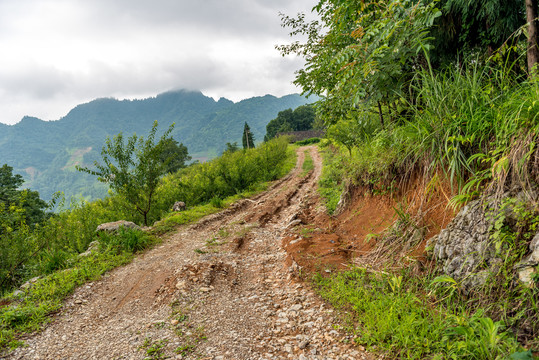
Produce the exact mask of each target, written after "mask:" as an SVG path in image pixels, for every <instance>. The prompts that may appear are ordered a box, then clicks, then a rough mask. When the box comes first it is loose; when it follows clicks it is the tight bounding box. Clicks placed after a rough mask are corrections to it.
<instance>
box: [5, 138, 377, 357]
mask: <svg viewBox="0 0 539 360" xmlns="http://www.w3.org/2000/svg"><path fill="white" fill-rule="evenodd" d="M304 151H308V152H309V153H310V155H311V156H312V158H313V160H314V170H313V171H311V172H310V173H309V174H307V175H306V176H302V164H303V161H304V157H305V155H304ZM297 153H298V161H297V164H296V167H295V169H294V170H293V171H292V172H291V173H290V174H289V175H288V176H286V177H285V178H283V179H281V180H279V181H277V182H275V183H274V184H273V186H271V188H270V189H269V190H268V191H266V192H264V193H262V194H259V195H258V196H256V197H254V198H252V199H246V200H241V201H239V202H237V203H236V204H234V205H232V206H231V207H230V208H229V209H227V210H224V211H223V212H221V213H218V214H215V215H210V216H208V217H206V218H204V219H202V220H201V221H199V222H198V223H197V224H194V225H191V226H184V227H180V228H179V229H178V231H177V232H175V233H173V234H169V235H168V236H167V237H166V238H165V239H164V241H163V243H162V244H161V245H160V246H159V247H157V248H154V249H152V250H150V251H147V252H146V253H144V254H143V255H141V256H139V257H137V258H136V259H135V260H134V261H133V262H132V263H130V264H128V265H126V266H124V267H121V268H118V269H116V270H114V271H112V272H110V273H109V274H107V275H105V276H104V277H103V278H102V279H101V280H99V281H96V282H94V283H90V284H87V285H84V286H82V287H81V288H79V289H78V290H77V291H76V292H75V293H74V295H73V296H72V297H70V298H69V299H68V300H67V301H66V303H65V306H64V308H63V310H62V311H61V312H60V313H59V314H58V315H57V316H56V317H55V318H54V319H53V322H52V323H51V324H50V325H49V326H48V327H47V328H46V329H45V330H44V331H42V332H41V333H39V334H37V335H34V336H32V337H30V338H28V339H26V342H27V345H28V346H27V347H25V348H20V349H17V350H16V351H15V352H13V353H12V354H11V355H10V356H9V357H8V358H9V359H55V360H56V359H144V358H149V359H152V358H153V359H161V358H163V359H164V358H172V359H208V360H209V359H216V360H217V359H253V360H256V359H368V358H369V356H368V355H367V354H364V353H363V352H361V351H360V350H359V349H357V348H353V347H352V345H349V344H352V343H353V341H352V339H351V338H350V337H348V336H347V335H345V334H343V333H341V332H339V331H337V330H335V328H334V326H333V325H334V322H335V319H334V316H333V310H332V309H331V308H330V307H328V306H326V305H325V304H324V303H323V302H322V301H320V300H319V299H318V298H317V296H316V295H315V294H314V292H313V291H312V290H310V288H309V287H308V285H307V284H305V283H302V282H300V281H298V280H297V279H296V277H295V275H294V272H295V271H297V268H296V266H295V264H294V263H293V264H292V266H287V265H286V264H285V260H286V258H287V254H286V252H285V251H284V250H283V248H282V246H281V239H282V238H283V237H285V236H286V235H287V234H288V233H289V231H290V229H291V228H292V226H294V224H296V223H297V222H298V221H295V222H293V220H296V217H297V216H298V214H299V213H300V212H301V211H302V209H303V208H305V207H307V206H309V207H310V208H311V211H312V209H313V206H315V205H316V204H314V202H315V201H316V199H317V196H316V183H317V180H318V177H319V176H320V172H321V160H320V156H319V154H318V152H317V149H316V148H315V147H312V146H311V147H302V148H299V149H298V150H297ZM320 211H322V210H320Z"/></svg>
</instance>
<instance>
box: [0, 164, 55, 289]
mask: <svg viewBox="0 0 539 360" xmlns="http://www.w3.org/2000/svg"><path fill="white" fill-rule="evenodd" d="M23 183H24V180H23V178H22V176H20V175H18V174H15V175H14V174H13V168H12V167H11V166H8V165H7V164H4V165H3V166H2V167H1V168H0V290H2V289H3V288H5V287H7V286H12V285H13V284H16V283H17V279H18V278H19V276H18V273H20V272H21V271H22V268H23V267H22V266H23V264H24V263H25V262H26V261H28V259H30V258H31V257H32V256H34V255H35V253H36V252H37V251H38V250H39V249H41V248H42V247H43V246H44V241H43V240H44V239H41V240H40V239H37V238H36V237H35V236H33V232H34V229H35V228H37V227H38V225H39V224H43V223H44V222H45V220H46V219H47V218H48V217H49V214H48V213H46V212H45V209H46V208H47V206H48V205H47V203H46V202H45V201H43V200H41V199H40V198H39V193H38V192H37V191H31V190H19V187H20V186H21V185H22V184H23Z"/></svg>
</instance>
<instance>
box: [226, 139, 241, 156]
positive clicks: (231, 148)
mask: <svg viewBox="0 0 539 360" xmlns="http://www.w3.org/2000/svg"><path fill="white" fill-rule="evenodd" d="M239 149H240V147H239V145H238V143H237V142H236V141H234V142H233V143H229V142H227V143H226V145H225V150H224V151H223V154H224V153H233V152H236V151H238V150H239Z"/></svg>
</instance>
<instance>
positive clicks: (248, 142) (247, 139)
mask: <svg viewBox="0 0 539 360" xmlns="http://www.w3.org/2000/svg"><path fill="white" fill-rule="evenodd" d="M241 141H242V143H243V149H253V148H254V147H255V138H254V136H253V133H252V132H251V128H249V125H248V124H247V122H245V125H244V126H243V136H242V139H241Z"/></svg>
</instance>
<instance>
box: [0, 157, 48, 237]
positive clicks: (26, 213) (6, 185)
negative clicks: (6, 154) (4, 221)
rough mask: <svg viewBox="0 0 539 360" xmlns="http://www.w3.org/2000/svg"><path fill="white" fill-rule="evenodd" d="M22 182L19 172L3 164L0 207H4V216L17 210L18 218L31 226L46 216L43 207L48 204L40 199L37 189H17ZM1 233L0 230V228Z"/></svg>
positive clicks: (0, 178)
mask: <svg viewBox="0 0 539 360" xmlns="http://www.w3.org/2000/svg"><path fill="white" fill-rule="evenodd" d="M23 183H24V179H23V178H22V176H21V175H19V174H15V175H14V174H13V168H12V167H11V166H8V165H7V164H4V165H3V166H2V167H1V168H0V207H2V208H3V209H4V212H3V214H4V216H7V214H11V215H14V213H15V212H19V213H20V215H21V217H20V220H22V221H24V223H25V224H27V225H29V226H32V227H33V226H34V225H36V224H38V223H40V222H43V221H44V220H45V219H46V218H47V216H48V214H47V213H46V212H45V209H46V208H47V206H48V205H47V203H46V202H45V201H43V200H42V199H40V197H39V193H38V192H37V191H32V190H28V189H24V190H19V187H20V186H21V185H22V184H23ZM10 208H12V210H10ZM15 209H17V210H15ZM17 217H18V216H17ZM1 233H2V230H1V229H0V234H1Z"/></svg>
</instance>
